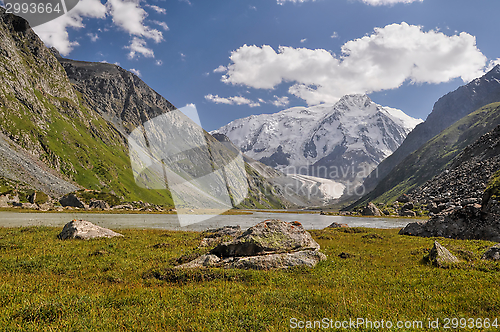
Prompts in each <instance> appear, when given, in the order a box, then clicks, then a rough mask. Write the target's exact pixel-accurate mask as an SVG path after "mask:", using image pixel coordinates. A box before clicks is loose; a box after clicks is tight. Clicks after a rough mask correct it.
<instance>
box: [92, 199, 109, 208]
mask: <svg viewBox="0 0 500 332" xmlns="http://www.w3.org/2000/svg"><path fill="white" fill-rule="evenodd" d="M89 208H91V209H99V210H103V211H104V210H109V204H108V203H106V202H105V201H103V200H99V199H96V200H92V201H91V202H90V204H89Z"/></svg>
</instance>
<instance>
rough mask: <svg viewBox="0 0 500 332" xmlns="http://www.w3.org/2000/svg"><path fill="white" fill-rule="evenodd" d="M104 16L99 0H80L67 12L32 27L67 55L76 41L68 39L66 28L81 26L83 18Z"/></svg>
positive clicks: (46, 41)
mask: <svg viewBox="0 0 500 332" xmlns="http://www.w3.org/2000/svg"><path fill="white" fill-rule="evenodd" d="M105 17H106V7H105V6H104V5H103V4H102V3H101V2H100V1H99V0H81V1H80V2H79V3H78V4H77V5H76V6H75V8H73V10H71V11H70V12H69V13H68V14H66V15H62V16H59V17H58V18H56V19H55V20H52V21H50V22H47V23H45V24H42V25H38V26H36V27H34V28H33V29H34V30H35V32H36V34H37V35H38V36H39V37H40V38H41V39H42V40H43V41H44V42H45V44H47V45H48V46H49V47H50V46H54V47H55V48H57V49H58V51H59V52H60V53H61V54H62V55H68V54H69V53H70V52H71V51H72V50H73V48H74V47H75V46H77V45H78V42H76V41H70V40H69V34H68V31H67V29H68V28H74V29H79V28H83V27H84V24H83V18H94V19H104V18H105Z"/></svg>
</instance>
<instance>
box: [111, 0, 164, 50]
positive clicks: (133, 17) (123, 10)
mask: <svg viewBox="0 0 500 332" xmlns="http://www.w3.org/2000/svg"><path fill="white" fill-rule="evenodd" d="M106 6H107V8H108V11H109V13H110V15H111V17H112V18H113V23H115V24H116V25H117V26H118V27H119V28H121V29H122V30H124V31H126V32H128V33H129V34H131V35H134V36H140V37H145V38H151V39H153V40H154V41H155V42H157V43H158V42H160V41H162V40H163V35H162V33H161V32H160V31H158V30H156V29H151V28H150V27H148V26H146V25H144V22H143V21H144V19H145V18H146V16H147V13H146V11H145V10H144V9H143V8H141V6H140V3H139V2H135V1H122V0H108V2H107V3H106Z"/></svg>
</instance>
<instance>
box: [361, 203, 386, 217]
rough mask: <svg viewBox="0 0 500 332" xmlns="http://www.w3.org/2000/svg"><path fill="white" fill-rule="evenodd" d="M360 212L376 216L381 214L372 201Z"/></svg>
mask: <svg viewBox="0 0 500 332" xmlns="http://www.w3.org/2000/svg"><path fill="white" fill-rule="evenodd" d="M361 214H362V215H364V216H378V217H380V216H381V215H382V213H381V212H380V210H379V208H378V207H377V206H376V205H375V204H373V203H372V202H370V203H368V205H367V206H366V207H365V208H364V210H363V212H361Z"/></svg>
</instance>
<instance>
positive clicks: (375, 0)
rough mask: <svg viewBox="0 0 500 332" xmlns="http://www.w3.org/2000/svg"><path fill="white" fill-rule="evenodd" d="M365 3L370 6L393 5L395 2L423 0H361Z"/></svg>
mask: <svg viewBox="0 0 500 332" xmlns="http://www.w3.org/2000/svg"><path fill="white" fill-rule="evenodd" d="M362 1H363V2H364V3H366V4H367V5H371V6H384V5H394V4H397V3H412V2H416V1H418V2H423V1H424V0H362Z"/></svg>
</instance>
